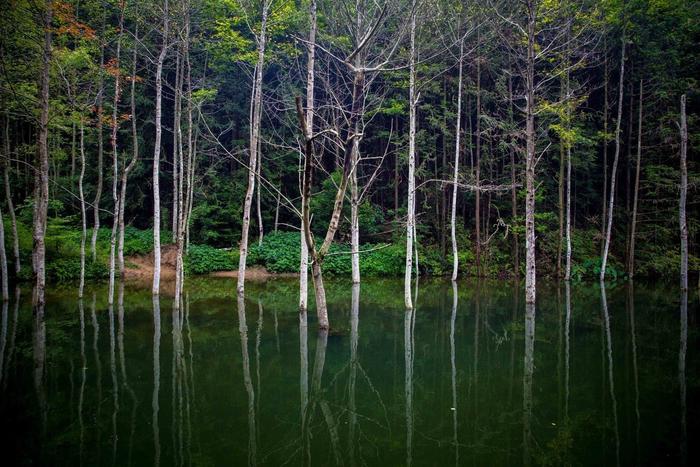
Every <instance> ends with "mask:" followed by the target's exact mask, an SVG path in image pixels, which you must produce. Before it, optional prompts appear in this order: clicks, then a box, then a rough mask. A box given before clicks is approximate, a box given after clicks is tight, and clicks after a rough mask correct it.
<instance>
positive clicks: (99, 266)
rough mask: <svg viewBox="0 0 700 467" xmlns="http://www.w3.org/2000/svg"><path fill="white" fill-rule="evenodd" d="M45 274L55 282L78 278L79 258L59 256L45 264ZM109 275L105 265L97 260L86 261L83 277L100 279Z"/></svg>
mask: <svg viewBox="0 0 700 467" xmlns="http://www.w3.org/2000/svg"><path fill="white" fill-rule="evenodd" d="M46 274H47V276H48V277H49V279H51V280H54V281H56V282H70V281H77V280H79V279H80V258H59V259H56V260H53V261H49V262H48V263H47V264H46ZM108 275H109V270H108V269H107V265H106V264H104V263H102V262H99V261H95V262H92V261H86V263H85V279H86V280H93V281H94V280H102V279H106V278H107V277H108Z"/></svg>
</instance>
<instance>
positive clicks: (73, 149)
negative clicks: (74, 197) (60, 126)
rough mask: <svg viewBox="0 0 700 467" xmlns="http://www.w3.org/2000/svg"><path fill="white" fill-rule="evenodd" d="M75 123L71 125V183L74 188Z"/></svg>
mask: <svg viewBox="0 0 700 467" xmlns="http://www.w3.org/2000/svg"><path fill="white" fill-rule="evenodd" d="M75 139H76V134H75V122H73V123H72V125H71V143H70V183H71V187H72V186H73V178H74V177H75V143H76V141H75Z"/></svg>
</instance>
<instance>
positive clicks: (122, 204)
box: [117, 24, 139, 278]
mask: <svg viewBox="0 0 700 467" xmlns="http://www.w3.org/2000/svg"><path fill="white" fill-rule="evenodd" d="M134 38H135V42H134V50H133V57H132V65H131V140H132V156H131V161H130V162H129V164H128V165H127V166H126V167H125V168H124V172H122V179H121V193H120V195H119V247H118V254H117V257H118V264H119V276H120V277H122V278H123V277H124V228H125V226H124V210H125V208H126V184H127V181H128V179H129V173H130V172H131V171H132V170H133V168H134V167H135V166H136V162H137V161H138V159H139V138H138V133H137V131H136V65H137V56H136V54H137V44H138V41H139V29H138V24H137V25H136V28H135V32H134Z"/></svg>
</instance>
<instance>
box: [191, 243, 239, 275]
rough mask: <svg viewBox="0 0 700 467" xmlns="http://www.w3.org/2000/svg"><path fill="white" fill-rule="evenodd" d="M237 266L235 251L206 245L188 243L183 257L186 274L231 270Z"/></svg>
mask: <svg viewBox="0 0 700 467" xmlns="http://www.w3.org/2000/svg"><path fill="white" fill-rule="evenodd" d="M237 266H238V252H237V251H230V250H221V249H218V248H214V247H211V246H208V245H190V247H189V249H188V251H187V256H186V257H185V272H186V273H187V274H208V273H210V272H215V271H231V270H234V269H236V267H237Z"/></svg>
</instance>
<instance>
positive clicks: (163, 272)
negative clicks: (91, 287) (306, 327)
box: [124, 245, 298, 281]
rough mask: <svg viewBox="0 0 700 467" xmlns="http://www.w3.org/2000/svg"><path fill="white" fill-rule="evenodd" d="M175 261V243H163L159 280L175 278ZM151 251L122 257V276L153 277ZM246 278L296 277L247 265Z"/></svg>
mask: <svg viewBox="0 0 700 467" xmlns="http://www.w3.org/2000/svg"><path fill="white" fill-rule="evenodd" d="M176 261H177V248H176V246H175V245H163V247H162V248H161V254H160V279H161V281H174V280H175V262H176ZM153 270H154V268H153V253H150V254H148V255H137V256H130V257H127V258H124V278H125V279H127V280H132V281H145V280H151V279H152V278H153ZM245 275H246V280H267V279H270V278H273V277H296V276H298V274H296V273H272V272H269V271H268V270H267V269H265V267H263V266H258V265H254V266H249V267H248V268H246V273H245ZM204 276H208V277H227V278H237V277H238V271H216V272H212V273H209V274H205V275H204Z"/></svg>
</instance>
